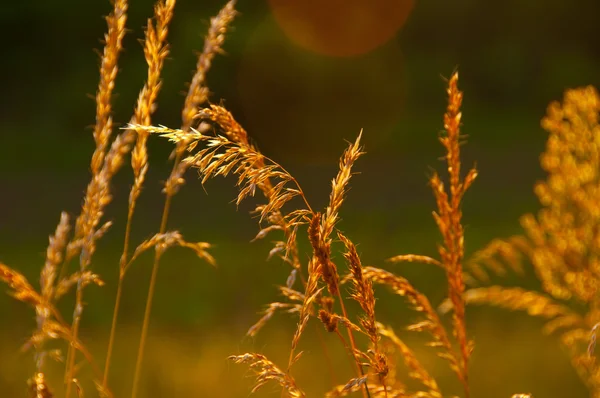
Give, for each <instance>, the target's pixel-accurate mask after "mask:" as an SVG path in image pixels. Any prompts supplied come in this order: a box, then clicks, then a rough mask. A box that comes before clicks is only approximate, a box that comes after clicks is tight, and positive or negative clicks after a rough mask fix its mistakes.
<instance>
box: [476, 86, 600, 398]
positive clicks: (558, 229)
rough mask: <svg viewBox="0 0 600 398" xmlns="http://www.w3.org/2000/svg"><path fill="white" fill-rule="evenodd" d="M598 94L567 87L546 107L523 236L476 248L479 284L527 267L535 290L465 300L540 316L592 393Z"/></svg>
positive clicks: (599, 305) (595, 376)
mask: <svg viewBox="0 0 600 398" xmlns="http://www.w3.org/2000/svg"><path fill="white" fill-rule="evenodd" d="M599 118H600V96H598V92H597V91H596V90H595V89H594V88H593V87H585V88H579V89H573V90H567V91H566V93H565V95H564V99H563V102H562V103H558V102H554V103H552V104H550V106H549V107H548V111H547V115H546V116H545V117H544V118H543V120H542V127H543V128H544V129H545V130H546V131H547V132H548V134H549V136H548V141H547V144H546V151H545V152H544V153H543V154H542V156H541V157H540V163H541V165H542V167H543V168H544V170H545V171H546V172H547V173H548V177H547V179H546V181H542V182H538V183H537V184H536V185H535V193H536V195H537V196H538V198H539V201H540V204H541V205H542V208H541V210H540V211H539V212H538V213H537V215H534V214H526V215H524V216H523V217H521V225H522V227H523V229H524V232H525V233H524V235H522V236H513V237H511V238H510V239H507V240H505V241H502V240H496V241H494V242H492V243H491V244H490V245H489V246H488V247H486V248H484V249H483V250H481V251H480V252H479V253H476V254H475V255H474V257H478V258H476V259H475V260H474V261H473V262H472V265H473V267H472V269H470V271H471V274H472V275H473V276H474V277H475V279H477V280H478V281H480V282H481V283H483V284H489V283H490V276H489V273H490V272H486V269H487V270H488V271H491V272H493V273H496V274H499V275H503V274H504V273H506V265H507V266H509V267H510V268H512V269H514V270H516V271H517V272H520V271H521V270H522V269H523V263H524V260H525V259H527V260H529V262H530V263H531V265H532V266H533V269H534V270H535V273H536V275H537V277H538V279H539V280H540V282H541V286H542V289H543V292H536V291H528V290H524V289H522V288H519V287H503V286H497V285H496V286H488V287H474V288H472V289H469V290H467V291H466V292H465V296H464V298H465V300H466V302H467V303H469V304H490V305H494V306H498V307H502V308H506V309H510V310H521V311H526V312H527V313H528V314H529V315H531V316H535V317H541V318H544V319H546V320H547V323H546V324H545V326H544V332H545V333H547V334H556V335H558V337H559V339H560V342H561V343H562V345H563V346H564V347H565V348H566V350H567V352H568V353H569V355H570V357H571V360H572V363H573V366H574V367H575V369H576V370H577V372H578V373H579V376H580V377H581V379H582V380H583V381H584V382H585V383H586V384H587V385H588V387H589V389H590V391H591V392H592V396H594V397H600V367H599V366H598V364H597V362H596V360H595V352H594V350H595V343H596V332H597V329H598V325H600V323H599V322H600V312H599V310H600V296H599V295H598V293H599V291H600V290H599V289H600V123H599Z"/></svg>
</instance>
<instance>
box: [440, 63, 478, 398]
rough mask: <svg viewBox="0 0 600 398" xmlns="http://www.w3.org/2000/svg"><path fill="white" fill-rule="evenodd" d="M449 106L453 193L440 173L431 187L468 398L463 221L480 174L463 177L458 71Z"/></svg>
mask: <svg viewBox="0 0 600 398" xmlns="http://www.w3.org/2000/svg"><path fill="white" fill-rule="evenodd" d="M447 93H448V107H447V110H446V114H445V115H444V130H445V134H443V135H442V136H440V142H441V143H442V145H443V146H444V148H445V149H446V163H447V165H448V174H449V176H450V187H449V192H447V191H446V189H445V187H444V184H443V182H442V180H441V179H440V177H439V176H438V174H437V173H434V174H433V176H432V177H431V179H430V184H431V187H432V188H433V192H434V195H435V198H436V202H437V208H438V211H437V212H434V213H433V217H434V219H435V221H436V224H437V225H438V228H439V230H440V232H441V234H442V237H443V240H444V245H443V246H441V245H440V246H439V247H438V251H439V253H440V257H441V262H442V264H444V268H445V270H446V279H447V280H448V296H449V298H450V301H452V304H453V316H452V320H453V322H452V324H453V334H454V336H455V338H456V340H457V341H458V344H459V347H460V361H459V364H458V365H459V366H458V368H457V369H455V370H456V371H457V375H458V377H459V379H460V381H461V383H462V384H463V387H464V390H465V395H466V397H468V396H469V385H468V363H469V356H470V354H471V349H472V347H471V343H470V342H469V341H468V338H467V331H466V322H465V304H464V301H463V292H464V290H465V283H464V279H463V267H462V261H463V257H464V231H463V227H462V224H461V218H462V211H461V200H462V197H463V195H464V193H465V192H466V190H467V189H468V188H469V186H470V185H471V184H472V183H473V181H474V180H475V178H476V177H477V171H476V170H475V169H474V168H473V169H471V170H470V171H469V173H468V174H467V176H466V177H465V178H464V180H461V176H460V168H461V163H460V139H461V132H460V124H461V117H462V113H461V111H460V107H461V104H462V97H463V94H462V92H461V91H460V90H459V89H458V73H457V72H455V73H454V74H453V75H452V77H451V78H450V80H449V81H448V89H447Z"/></svg>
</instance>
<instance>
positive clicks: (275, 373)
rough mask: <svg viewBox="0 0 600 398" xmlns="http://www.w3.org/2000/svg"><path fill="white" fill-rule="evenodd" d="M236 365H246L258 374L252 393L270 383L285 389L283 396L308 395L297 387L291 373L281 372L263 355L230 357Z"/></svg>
mask: <svg viewBox="0 0 600 398" xmlns="http://www.w3.org/2000/svg"><path fill="white" fill-rule="evenodd" d="M229 359H230V360H232V361H233V362H235V363H246V364H248V365H249V366H250V369H252V370H253V371H254V373H255V374H256V383H255V384H254V387H253V388H252V392H253V393H254V392H256V391H258V390H259V389H260V388H261V387H263V386H264V385H265V384H267V383H268V382H269V381H274V382H276V383H278V384H279V385H280V386H281V387H282V388H283V394H285V395H282V396H287V397H290V398H301V397H305V396H306V395H305V394H304V392H303V391H302V390H300V389H299V388H298V387H297V386H296V381H295V380H294V379H293V378H292V376H290V375H289V373H286V372H283V371H282V370H280V369H279V368H278V367H277V365H275V364H274V363H273V362H271V361H269V360H268V359H267V357H265V356H264V355H261V354H255V353H246V354H243V355H232V356H230V357H229Z"/></svg>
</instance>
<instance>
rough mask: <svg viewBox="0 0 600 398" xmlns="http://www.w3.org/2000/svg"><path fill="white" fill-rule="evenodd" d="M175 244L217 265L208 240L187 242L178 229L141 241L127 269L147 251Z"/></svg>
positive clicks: (162, 248) (161, 249)
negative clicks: (210, 251) (209, 251)
mask: <svg viewBox="0 0 600 398" xmlns="http://www.w3.org/2000/svg"><path fill="white" fill-rule="evenodd" d="M174 246H179V247H185V248H188V249H191V250H193V251H194V252H195V253H196V255H197V256H198V257H199V258H201V259H203V260H205V261H206V262H207V263H209V264H210V265H212V266H215V265H216V260H215V259H214V257H213V256H211V255H210V253H208V251H207V249H209V248H210V246H211V245H210V243H206V242H194V243H192V242H187V241H185V240H184V239H183V236H182V235H181V234H180V233H179V232H178V231H170V232H165V233H164V234H155V235H154V236H152V237H151V238H149V239H146V240H145V241H143V242H142V243H140V244H139V245H138V246H137V247H136V248H135V250H134V251H133V254H132V255H131V259H129V262H128V263H127V264H125V271H126V270H127V268H129V267H130V266H131V264H132V263H133V262H134V261H135V260H136V259H137V258H138V257H139V256H140V255H141V254H142V253H144V252H145V251H148V250H150V249H155V250H157V251H159V252H164V251H165V250H166V249H168V248H170V247H174Z"/></svg>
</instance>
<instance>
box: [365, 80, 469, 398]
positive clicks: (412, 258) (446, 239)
mask: <svg viewBox="0 0 600 398" xmlns="http://www.w3.org/2000/svg"><path fill="white" fill-rule="evenodd" d="M447 93H448V107H447V110H446V113H445V114H444V131H445V133H444V134H442V135H441V136H440V142H441V143H442V145H443V146H444V148H445V149H446V156H445V157H446V164H447V170H448V175H449V178H450V184H449V188H448V189H446V187H445V186H444V183H443V182H442V180H441V178H440V176H439V175H438V174H437V173H434V174H433V176H432V177H431V178H430V180H429V183H430V185H431V187H432V188H433V193H434V196H435V199H436V203H437V211H436V212H434V213H433V218H434V219H435V222H436V224H437V226H438V229H439V231H440V232H441V234H442V238H443V245H438V252H439V255H440V260H436V259H434V258H431V257H428V256H422V255H414V254H407V255H399V256H394V257H392V258H390V259H389V260H388V261H391V262H403V261H408V262H422V263H426V264H434V265H437V266H440V267H442V268H443V269H444V270H445V272H446V279H447V281H448V299H449V301H450V302H451V303H452V306H451V308H452V309H453V317H452V321H453V322H452V324H453V328H452V332H453V335H454V338H455V339H456V341H457V342H458V346H459V354H458V355H457V354H456V352H455V351H454V349H453V347H452V344H451V343H450V340H449V339H448V336H447V335H446V332H445V329H444V327H443V326H442V325H441V323H440V321H439V319H438V317H437V314H435V311H434V310H433V309H432V307H431V306H430V305H429V302H428V301H427V302H426V298H424V296H422V295H421V294H420V293H418V292H417V291H416V290H415V289H414V288H413V287H412V286H410V284H409V283H408V282H407V281H405V280H403V279H398V277H395V276H394V275H392V274H389V273H386V272H385V271H382V270H376V269H373V270H372V271H371V273H372V275H373V277H374V278H377V279H375V280H374V281H378V280H379V281H381V283H386V284H390V285H391V286H392V288H393V289H394V291H395V292H397V293H399V294H401V295H405V296H407V297H408V298H409V300H410V301H411V302H412V304H413V306H415V308H416V309H417V310H418V311H423V312H425V314H426V316H427V321H426V323H425V324H423V323H421V324H416V325H413V326H411V328H412V329H413V330H428V331H429V332H430V333H431V334H432V335H433V337H434V345H436V346H439V347H442V348H443V350H444V352H442V353H440V354H439V355H440V356H443V357H444V358H446V359H448V360H449V362H450V366H451V368H452V370H454V372H455V373H456V375H457V376H458V378H459V380H460V381H461V383H462V385H463V388H464V391H465V396H466V397H468V396H469V383H468V365H469V357H470V355H471V350H472V342H470V341H469V340H468V338H467V332H466V321H465V303H464V298H463V292H464V290H465V281H464V275H463V274H464V272H463V257H464V230H463V226H462V223H461V220H462V210H461V201H462V198H463V196H464V194H465V192H466V191H467V189H468V188H469V187H470V186H471V184H472V183H473V181H474V180H475V178H476V177H477V171H476V170H475V168H473V169H471V170H470V171H469V172H468V173H467V175H466V176H465V177H464V179H462V178H461V173H460V170H461V161H460V140H461V139H462V136H461V131H460V126H461V118H462V112H461V110H460V108H461V104H462V98H463V93H462V92H461V91H460V90H459V89H458V73H457V72H455V73H454V74H453V75H452V77H451V78H450V80H449V81H448V89H447Z"/></svg>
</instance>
